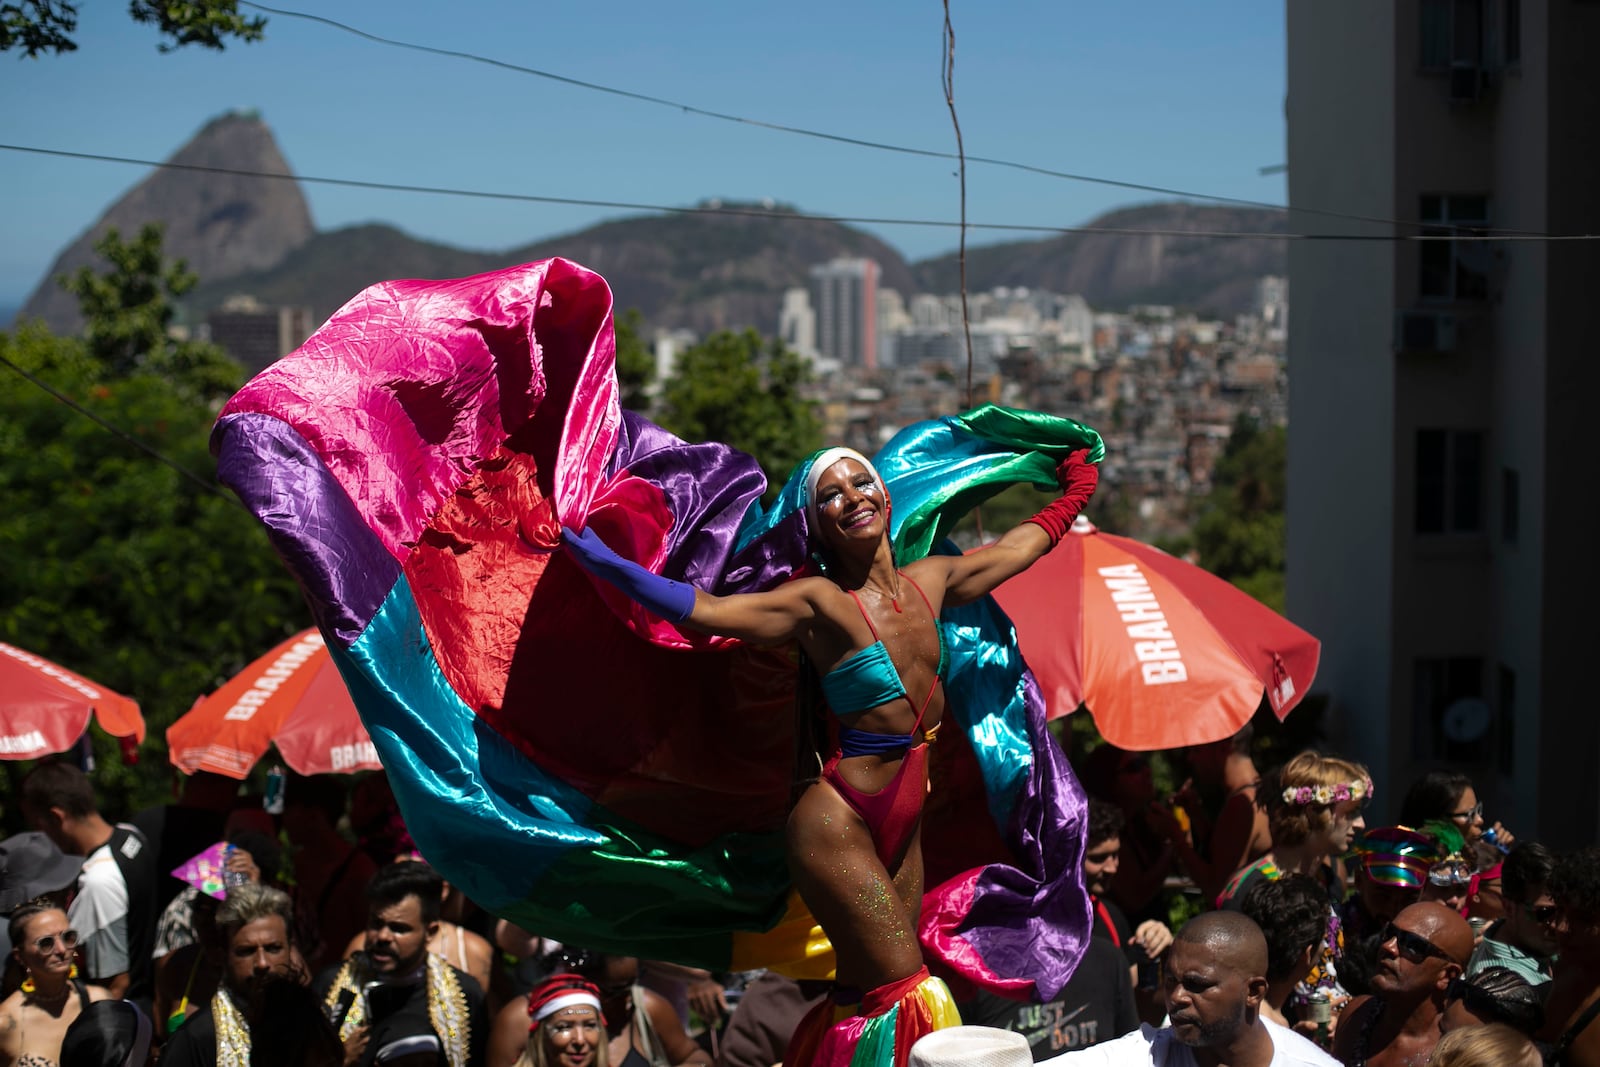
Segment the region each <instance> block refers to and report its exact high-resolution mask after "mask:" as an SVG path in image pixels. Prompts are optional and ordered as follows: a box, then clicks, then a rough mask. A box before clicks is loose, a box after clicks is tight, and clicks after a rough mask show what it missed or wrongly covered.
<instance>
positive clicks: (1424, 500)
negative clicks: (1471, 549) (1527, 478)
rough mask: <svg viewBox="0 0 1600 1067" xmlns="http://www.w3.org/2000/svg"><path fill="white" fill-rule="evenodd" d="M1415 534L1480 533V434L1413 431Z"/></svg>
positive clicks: (1476, 431)
mask: <svg viewBox="0 0 1600 1067" xmlns="http://www.w3.org/2000/svg"><path fill="white" fill-rule="evenodd" d="M1416 492H1417V498H1416V508H1417V514H1416V531H1417V533H1419V534H1465V533H1481V532H1483V431H1481V430H1418V431H1417V490H1416Z"/></svg>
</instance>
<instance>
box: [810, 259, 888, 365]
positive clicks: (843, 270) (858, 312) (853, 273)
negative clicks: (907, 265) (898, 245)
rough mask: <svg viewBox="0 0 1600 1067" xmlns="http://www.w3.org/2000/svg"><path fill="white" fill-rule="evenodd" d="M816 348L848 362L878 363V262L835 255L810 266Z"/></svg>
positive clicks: (828, 356) (845, 363)
mask: <svg viewBox="0 0 1600 1067" xmlns="http://www.w3.org/2000/svg"><path fill="white" fill-rule="evenodd" d="M811 306H812V308H813V310H814V311H815V312H816V316H817V351H818V352H820V353H821V354H822V355H823V356H824V357H825V358H827V359H836V360H838V361H839V362H840V363H842V364H844V365H845V366H851V367H865V368H866V369H868V370H874V369H876V368H877V366H878V263H877V261H876V260H872V259H834V260H830V261H828V262H827V263H822V264H819V265H817V266H815V267H812V268H811Z"/></svg>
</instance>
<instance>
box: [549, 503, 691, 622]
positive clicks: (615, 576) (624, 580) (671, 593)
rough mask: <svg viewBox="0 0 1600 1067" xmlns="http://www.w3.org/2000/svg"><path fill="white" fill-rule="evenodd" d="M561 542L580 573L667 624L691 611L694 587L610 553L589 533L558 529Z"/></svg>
mask: <svg viewBox="0 0 1600 1067" xmlns="http://www.w3.org/2000/svg"><path fill="white" fill-rule="evenodd" d="M561 540H562V542H563V543H565V544H566V546H567V549H568V551H570V552H571V553H572V558H573V559H575V560H577V561H578V564H579V565H580V566H581V567H583V569H584V570H586V571H588V572H589V573H590V574H592V575H594V576H595V577H597V578H603V579H605V580H606V581H607V582H610V583H611V584H612V585H614V586H616V587H617V588H618V589H620V590H622V592H623V593H625V594H626V595H627V597H628V599H630V600H632V601H634V602H635V603H637V604H642V605H644V606H645V607H646V608H649V609H650V610H651V611H653V612H655V613H656V614H657V615H660V616H661V617H662V618H663V619H666V620H668V621H669V622H682V621H683V620H684V619H687V618H688V617H689V614H690V612H692V611H694V586H692V585H690V584H689V583H687V582H677V581H673V580H672V579H671V578H663V577H662V576H661V575H659V574H654V573H652V572H651V571H648V570H646V569H645V568H644V567H641V566H639V564H637V563H635V562H633V561H632V560H628V559H623V558H622V557H621V556H619V555H617V554H616V553H615V552H613V551H612V550H611V549H610V548H609V547H608V546H607V545H606V543H605V542H604V541H602V540H600V536H599V535H598V534H596V533H595V532H594V531H593V530H582V531H579V530H574V529H572V528H570V527H567V526H563V527H561Z"/></svg>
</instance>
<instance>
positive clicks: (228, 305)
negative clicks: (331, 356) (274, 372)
mask: <svg viewBox="0 0 1600 1067" xmlns="http://www.w3.org/2000/svg"><path fill="white" fill-rule="evenodd" d="M206 326H207V328H208V330H209V332H210V338H211V340H212V341H213V342H214V343H216V344H217V345H220V346H221V347H222V349H223V350H224V351H226V352H227V353H228V355H230V356H232V357H233V359H234V360H235V361H237V362H238V363H239V364H240V365H241V366H243V367H244V369H245V370H246V371H247V372H248V373H250V374H257V373H259V372H261V371H262V370H265V369H266V368H267V367H269V366H270V365H272V364H273V363H275V362H277V361H278V360H280V359H282V358H283V357H284V356H286V355H288V354H289V353H290V352H293V351H294V350H295V349H296V348H299V347H300V346H301V345H302V344H304V343H305V340H306V338H307V337H310V336H311V332H312V331H313V330H315V329H316V328H317V324H316V321H315V320H314V319H312V317H311V309H310V308H308V307H283V306H280V307H267V306H265V305H263V304H262V303H261V302H260V301H259V300H257V299H256V298H255V297H252V296H246V295H239V296H232V297H229V298H228V299H227V300H226V301H225V302H224V303H223V305H222V306H221V307H220V308H218V309H217V310H215V311H213V312H211V314H209V315H207V316H206Z"/></svg>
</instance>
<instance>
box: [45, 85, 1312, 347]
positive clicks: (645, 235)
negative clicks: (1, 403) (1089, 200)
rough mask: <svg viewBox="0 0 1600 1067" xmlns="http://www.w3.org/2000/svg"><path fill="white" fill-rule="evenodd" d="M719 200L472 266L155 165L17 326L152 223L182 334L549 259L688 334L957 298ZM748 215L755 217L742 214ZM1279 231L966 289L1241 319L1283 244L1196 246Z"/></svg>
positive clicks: (1076, 257) (368, 228)
mask: <svg viewBox="0 0 1600 1067" xmlns="http://www.w3.org/2000/svg"><path fill="white" fill-rule="evenodd" d="M171 161H172V162H177V163H187V164H196V165H200V166H214V167H223V168H228V169H235V170H259V171H264V172H267V173H272V174H285V175H287V174H291V173H292V171H291V170H290V168H289V166H288V163H287V161H286V160H285V159H284V156H283V154H282V152H281V151H280V150H279V148H278V146H277V142H276V140H275V138H274V137H273V134H272V132H271V130H270V129H269V128H268V127H267V126H266V124H265V123H263V122H262V121H261V120H260V119H259V118H258V117H256V116H255V115H253V114H238V113H230V114H227V115H223V116H220V117H218V118H216V119H213V120H212V121H210V122H208V123H207V124H206V125H205V126H204V127H203V128H202V129H201V130H200V132H199V133H197V134H196V135H195V137H194V138H192V139H191V140H190V141H189V142H188V143H186V144H185V145H184V146H183V147H182V148H180V149H179V150H178V151H177V152H176V153H174V155H173V156H172V157H171ZM718 203H719V204H720V205H721V209H722V210H723V211H729V209H735V210H734V211H733V212H730V213H724V214H719V213H717V212H716V210H715V209H712V210H708V211H706V212H684V213H664V214H644V215H634V216H626V217H622V218H616V219H608V220H605V221H602V222H599V223H596V224H595V225H592V226H588V227H585V228H583V229H580V230H577V231H574V232H571V233H565V234H558V235H555V236H550V237H542V238H536V239H533V240H529V241H526V242H523V243H521V244H519V245H516V246H515V247H512V248H508V249H505V250H503V251H487V252H486V251H474V250H468V249H462V248H456V247H453V246H451V245H448V244H444V243H442V242H438V241H430V240H425V239H422V238H418V237H414V236H411V235H410V234H407V233H405V232H404V231H403V230H401V229H399V228H398V227H395V226H393V225H389V224H387V223H381V222H374V223H365V224H360V225H355V226H347V227H342V228H339V229H335V230H327V231H318V230H316V229H315V227H314V225H313V224H312V220H311V214H310V209H309V206H308V205H307V204H306V201H305V198H304V196H303V194H302V193H301V191H300V188H299V186H298V185H297V184H295V183H293V182H288V181H260V180H252V179H249V178H246V177H240V176H234V175H216V174H199V173H196V172H194V171H184V170H168V169H163V170H158V171H156V172H155V173H153V174H151V175H150V176H148V177H147V178H145V179H144V180H143V181H141V182H140V183H138V184H137V185H135V186H134V187H133V188H132V189H130V190H129V192H128V193H126V194H125V195H124V196H123V197H122V198H120V199H119V200H118V201H117V202H116V203H115V204H114V205H112V207H111V208H110V209H108V210H107V211H106V212H105V213H103V214H102V215H101V217H100V218H99V219H98V220H96V222H95V223H94V224H92V225H91V226H90V227H89V228H88V229H87V230H85V231H84V233H83V234H81V235H80V236H79V237H78V238H77V239H76V240H75V241H73V242H72V244H70V245H69V246H68V247H67V248H66V249H65V250H63V251H62V253H61V254H60V255H59V256H57V258H56V261H55V263H54V264H52V266H51V268H50V270H49V271H48V272H47V273H46V276H45V278H44V279H43V280H42V281H41V283H40V284H39V286H38V287H37V288H36V289H35V290H34V292H33V294H32V295H31V296H30V297H29V299H28V301H27V303H25V304H24V305H23V308H22V310H21V312H20V313H19V317H20V316H22V315H32V316H38V317H41V318H43V319H44V320H45V321H46V323H47V324H48V325H49V326H50V327H51V328H52V329H55V330H57V331H58V332H73V331H75V330H76V329H77V328H78V326H79V324H80V322H79V318H78V313H77V308H76V306H75V303H74V301H73V299H72V297H71V296H70V295H69V294H67V293H66V292H65V291H63V290H61V289H60V288H59V286H57V285H56V284H55V282H54V279H55V277H56V276H57V275H59V274H62V273H70V272H71V271H73V270H75V269H77V268H78V267H80V266H83V265H86V264H89V263H92V262H94V261H95V256H94V252H93V247H92V246H93V243H94V241H95V240H96V239H98V237H99V235H100V234H102V233H104V232H105V230H106V229H107V228H108V227H110V226H117V227H118V228H119V229H120V230H122V231H123V233H124V234H125V235H126V234H131V233H132V232H136V231H137V229H138V227H139V226H140V225H142V224H143V223H145V222H149V221H160V222H163V223H164V224H165V225H166V243H165V248H166V251H167V254H168V255H169V256H170V257H173V258H178V257H182V258H184V259H186V260H187V261H188V263H189V267H190V269H191V270H193V271H195V272H196V273H197V274H199V275H200V285H199V286H198V287H197V288H196V290H195V291H194V292H193V293H191V294H188V295H187V296H186V298H185V299H184V300H183V302H182V307H183V311H184V315H185V317H186V318H187V319H188V320H189V321H191V322H197V321H200V320H202V319H203V318H204V317H205V315H206V314H207V313H208V312H209V311H211V310H213V309H215V308H216V307H218V306H220V305H221V304H222V303H223V302H224V301H225V300H227V299H228V298H229V297H230V296H232V295H235V294H241V293H247V294H249V295H251V296H253V297H255V298H256V299H258V300H260V301H261V302H262V303H264V304H266V305H269V306H273V305H294V306H309V307H310V308H311V309H312V314H313V317H314V319H315V320H316V321H319V322H320V321H322V320H323V319H325V318H326V317H327V316H329V315H331V314H332V313H333V312H334V311H335V310H337V309H338V308H339V307H340V306H342V305H343V304H344V302H345V301H347V300H348V299H350V298H351V297H352V296H354V295H356V293H358V292H360V290H361V289H363V288H365V287H366V286H368V285H372V284H374V283H376V282H380V281H385V280H389V279H394V278H401V277H416V278H451V277H460V276H463V275H468V274H476V273H480V272H483V271H488V270H494V269H497V268H500V267H506V266H511V265H513V264H516V263H522V262H527V261H530V260H535V259H544V258H548V257H551V256H558V255H559V256H563V257H565V258H568V259H572V260H574V261H576V262H579V263H582V264H583V265H584V266H586V267H589V268H590V269H592V270H595V271H597V272H599V273H600V274H601V275H603V276H604V277H605V278H606V280H607V281H608V282H609V283H610V285H611V287H612V291H613V293H614V294H615V295H616V301H617V306H618V307H619V308H637V309H638V310H639V311H640V312H641V314H642V315H643V317H644V319H645V321H646V322H647V323H648V324H649V325H651V326H654V327H658V328H678V327H682V328H687V329H689V330H692V331H694V332H696V333H698V334H702V335H703V334H705V333H708V332H710V331H712V330H717V329H726V328H734V329H736V328H742V327H746V326H753V327H755V328H756V329H758V330H760V331H761V332H762V333H772V332H774V331H775V328H776V325H777V318H778V309H779V306H780V304H781V302H782V299H783V293H784V291H785V290H786V289H790V288H794V287H800V286H805V285H806V284H807V283H808V280H809V271H810V268H811V267H812V266H814V265H816V264H818V263H822V262H826V261H827V260H830V259H834V258H837V257H840V256H850V257H858V256H867V257H870V258H872V259H874V260H876V261H877V262H878V265H879V268H880V278H879V286H880V288H884V289H894V290H896V291H898V292H899V293H900V294H901V295H902V297H905V298H909V297H910V296H911V295H912V294H914V293H917V292H933V293H950V292H955V291H956V290H957V288H958V281H957V278H958V265H957V263H958V261H957V256H956V255H955V254H954V253H950V254H946V255H941V256H935V257H932V258H930V259H926V260H922V261H919V262H917V263H908V262H907V261H906V259H905V258H904V256H903V255H902V254H901V253H900V252H899V251H898V250H897V249H895V248H894V247H893V246H892V245H890V244H888V243H887V242H885V241H883V240H882V239H880V238H878V237H876V236H874V235H872V234H869V233H866V232H865V231H862V230H858V229H855V228H854V227H851V226H847V225H844V224H841V223H837V222H833V221H830V220H826V219H818V218H811V217H808V216H805V215H802V214H801V213H799V212H798V211H795V210H793V209H789V208H784V207H776V208H774V207H771V206H770V204H762V205H740V204H734V203H732V202H718ZM746 207H753V208H759V209H760V210H761V211H762V212H764V213H763V214H758V215H751V214H747V213H742V209H744V208H746ZM1283 225H1284V216H1283V213H1282V212H1281V211H1273V210H1269V209H1262V208H1243V207H1220V206H1212V205H1200V204H1191V203H1183V202H1158V203H1151V204H1141V205H1134V206H1131V207H1126V208H1120V209H1117V210H1115V211H1112V212H1110V213H1107V214H1105V215H1102V216H1100V217H1099V218H1097V219H1095V220H1094V221H1093V222H1092V223H1090V224H1089V225H1088V227H1086V229H1093V228H1096V227H1105V228H1115V229H1123V230H1128V229H1132V230H1140V229H1144V230H1160V231H1163V232H1161V233H1150V234H1128V233H1086V232H1078V233H1070V234H1063V235H1060V236H1056V237H1048V238H1044V239H1041V240H1037V241H1011V242H1005V243H1001V244H991V245H977V246H972V247H969V248H968V249H967V264H966V266H967V270H966V273H967V287H968V289H969V291H972V292H982V291H985V290H988V289H992V288H994V287H996V286H1001V285H1006V286H1027V287H1029V288H1033V289H1041V290H1048V291H1054V292H1059V293H1077V294H1079V295H1082V296H1083V297H1084V298H1085V299H1086V300H1088V301H1089V302H1090V303H1091V304H1092V305H1099V306H1126V305H1127V304H1130V303H1139V302H1143V303H1170V304H1177V305H1181V306H1187V307H1193V308H1197V309H1206V310H1210V311H1214V312H1216V313H1219V314H1229V313H1232V312H1235V311H1238V310H1241V309H1243V308H1244V307H1247V306H1248V305H1249V302H1250V299H1251V295H1252V293H1253V290H1254V285H1255V281H1256V279H1257V278H1259V277H1260V276H1262V275H1265V274H1282V273H1284V271H1285V269H1286V266H1285V259H1286V256H1285V242H1283V241H1281V240H1260V239H1232V240H1226V239H1217V238H1209V237H1205V236H1202V235H1201V232H1202V231H1205V232H1216V231H1228V232H1252V233H1260V232H1265V233H1275V232H1281V231H1282V229H1283ZM1188 234H1194V236H1188Z"/></svg>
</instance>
